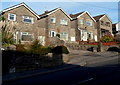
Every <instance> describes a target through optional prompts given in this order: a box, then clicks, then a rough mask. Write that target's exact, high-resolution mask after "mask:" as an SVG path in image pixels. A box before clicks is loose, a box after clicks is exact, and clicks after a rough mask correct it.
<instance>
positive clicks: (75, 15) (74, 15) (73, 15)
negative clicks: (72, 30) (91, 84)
mask: <svg viewBox="0 0 120 85" xmlns="http://www.w3.org/2000/svg"><path fill="white" fill-rule="evenodd" d="M82 13H84V11H83V12H80V13H77V14H70V17H71V18H77V16H79V15H81V14H82Z"/></svg>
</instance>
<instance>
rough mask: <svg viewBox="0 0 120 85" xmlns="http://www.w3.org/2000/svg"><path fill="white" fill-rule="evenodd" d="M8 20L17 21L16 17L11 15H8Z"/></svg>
mask: <svg viewBox="0 0 120 85" xmlns="http://www.w3.org/2000/svg"><path fill="white" fill-rule="evenodd" d="M8 20H10V21H16V15H15V14H11V13H9V14H8Z"/></svg>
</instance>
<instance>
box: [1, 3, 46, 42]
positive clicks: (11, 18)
mask: <svg viewBox="0 0 120 85" xmlns="http://www.w3.org/2000/svg"><path fill="white" fill-rule="evenodd" d="M0 16H4V17H5V18H6V21H8V22H17V23H18V25H17V26H16V27H15V32H14V39H15V41H16V43H29V42H32V41H34V40H35V39H37V38H38V36H39V33H38V32H39V31H38V30H41V29H42V28H40V27H39V25H38V20H39V19H40V16H39V15H38V14H37V13H35V12H34V11H33V10H32V9H31V8H30V7H28V6H27V5H26V4H25V3H20V4H18V5H15V6H12V7H10V8H7V9H5V10H3V11H1V12H0ZM41 33H44V30H43V29H42V32H41ZM41 35H42V34H41Z"/></svg>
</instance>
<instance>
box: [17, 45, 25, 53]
mask: <svg viewBox="0 0 120 85" xmlns="http://www.w3.org/2000/svg"><path fill="white" fill-rule="evenodd" d="M16 51H20V52H24V51H25V48H24V45H23V44H17V45H16Z"/></svg>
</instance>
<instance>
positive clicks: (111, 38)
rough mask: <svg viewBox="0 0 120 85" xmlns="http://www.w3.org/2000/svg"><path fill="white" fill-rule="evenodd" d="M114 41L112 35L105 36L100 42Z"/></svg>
mask: <svg viewBox="0 0 120 85" xmlns="http://www.w3.org/2000/svg"><path fill="white" fill-rule="evenodd" d="M113 40H114V38H113V36H112V35H105V36H103V37H102V38H101V42H112V41H113Z"/></svg>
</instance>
